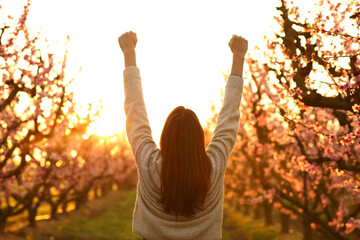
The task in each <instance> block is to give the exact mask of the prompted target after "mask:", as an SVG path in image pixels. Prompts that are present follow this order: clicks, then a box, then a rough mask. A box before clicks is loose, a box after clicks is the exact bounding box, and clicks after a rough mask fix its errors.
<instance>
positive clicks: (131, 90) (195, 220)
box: [124, 66, 243, 240]
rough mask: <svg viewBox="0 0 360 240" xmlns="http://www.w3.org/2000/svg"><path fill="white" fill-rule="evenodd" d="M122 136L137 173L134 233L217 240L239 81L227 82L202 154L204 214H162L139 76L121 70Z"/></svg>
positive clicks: (157, 163) (150, 238)
mask: <svg viewBox="0 0 360 240" xmlns="http://www.w3.org/2000/svg"><path fill="white" fill-rule="evenodd" d="M124 88H125V113H126V131H127V136H128V140H129V142H130V145H131V148H132V151H133V154H134V156H135V161H136V165H137V169H138V176H139V180H138V184H137V197H136V202H135V208H134V216H133V232H134V233H136V234H138V235H140V236H142V237H143V238H146V239H147V240H185V239H186V240H187V239H197V240H200V239H206V240H211V239H221V227H222V219H223V210H222V204H223V199H224V174H225V169H226V163H227V159H228V157H229V155H230V153H231V151H232V149H233V147H234V144H235V140H236V136H237V130H238V127H239V118H240V111H239V106H240V101H241V95H242V89H243V79H242V78H241V77H239V76H235V75H231V76H229V78H228V81H227V84H226V89H225V96H224V101H223V107H222V109H221V111H220V113H219V116H218V119H217V125H216V128H215V131H214V135H213V137H212V139H211V142H210V144H209V146H208V147H207V149H206V153H207V155H208V157H209V159H210V161H211V165H212V172H211V187H210V190H209V192H208V195H207V197H206V199H205V203H204V210H201V211H200V210H199V211H198V212H197V213H196V215H195V216H193V217H191V218H185V217H179V216H178V217H177V218H176V217H175V216H172V215H170V214H167V213H165V212H164V209H163V205H162V204H160V203H158V200H159V199H160V173H161V161H162V159H161V154H160V150H159V149H158V148H157V147H156V144H155V143H154V141H153V139H152V135H151V129H150V125H149V121H148V117H147V113H146V109H145V104H144V98H143V93H142V85H141V79H140V72H139V69H138V68H137V67H134V66H132V67H127V68H126V69H125V70H124Z"/></svg>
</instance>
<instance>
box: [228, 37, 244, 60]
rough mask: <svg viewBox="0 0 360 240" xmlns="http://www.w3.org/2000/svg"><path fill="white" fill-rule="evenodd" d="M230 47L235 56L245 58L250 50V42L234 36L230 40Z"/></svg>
mask: <svg viewBox="0 0 360 240" xmlns="http://www.w3.org/2000/svg"><path fill="white" fill-rule="evenodd" d="M229 47H230V49H231V51H232V53H233V54H236V55H239V56H241V57H244V56H245V54H246V51H247V49H248V41H247V40H246V39H245V38H243V37H241V36H236V35H235V34H234V35H232V38H231V39H230V42H229Z"/></svg>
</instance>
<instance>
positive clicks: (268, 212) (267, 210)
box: [263, 200, 274, 226]
mask: <svg viewBox="0 0 360 240" xmlns="http://www.w3.org/2000/svg"><path fill="white" fill-rule="evenodd" d="M263 207H264V217H265V225H266V226H269V225H273V224H274V222H273V219H272V206H271V204H270V203H269V202H268V201H267V200H264V202H263Z"/></svg>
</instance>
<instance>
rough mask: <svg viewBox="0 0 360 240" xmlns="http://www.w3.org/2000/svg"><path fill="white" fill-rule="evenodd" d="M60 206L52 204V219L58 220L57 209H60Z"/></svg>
mask: <svg viewBox="0 0 360 240" xmlns="http://www.w3.org/2000/svg"><path fill="white" fill-rule="evenodd" d="M58 206H59V205H58V204H56V203H52V204H51V210H50V218H51V219H55V220H56V219H58V211H57V209H58Z"/></svg>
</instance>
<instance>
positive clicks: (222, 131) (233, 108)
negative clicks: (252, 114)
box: [207, 75, 244, 173]
mask: <svg viewBox="0 0 360 240" xmlns="http://www.w3.org/2000/svg"><path fill="white" fill-rule="evenodd" d="M243 84H244V80H243V78H242V77H240V76H237V75H230V76H229V78H228V81H227V83H226V87H225V96H224V100H223V106H222V108H221V110H220V113H219V116H218V118H217V122H216V127H215V130H214V135H213V137H212V139H211V141H210V144H209V146H208V148H207V152H208V153H209V154H211V155H213V156H215V158H214V159H216V160H215V161H217V162H215V163H213V164H215V169H216V170H218V171H220V173H224V172H225V169H226V164H227V160H228V158H229V156H230V153H231V151H232V149H233V148H234V145H235V141H236V137H237V131H238V128H239V119H240V102H241V97H242V91H243Z"/></svg>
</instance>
